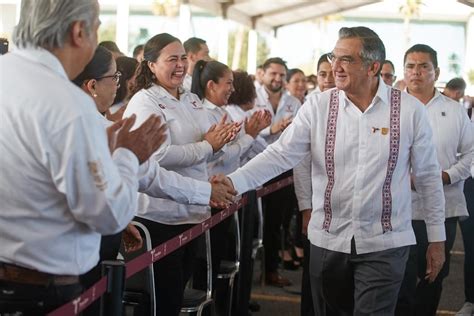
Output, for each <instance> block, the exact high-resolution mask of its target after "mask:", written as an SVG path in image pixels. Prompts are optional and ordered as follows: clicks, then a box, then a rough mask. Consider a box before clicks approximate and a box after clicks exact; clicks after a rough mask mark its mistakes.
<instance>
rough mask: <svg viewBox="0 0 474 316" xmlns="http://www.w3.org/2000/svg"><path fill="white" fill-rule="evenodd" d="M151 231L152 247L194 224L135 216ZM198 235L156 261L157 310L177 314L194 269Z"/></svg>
mask: <svg viewBox="0 0 474 316" xmlns="http://www.w3.org/2000/svg"><path fill="white" fill-rule="evenodd" d="M135 220H136V221H138V222H141V223H142V224H143V225H145V226H146V227H147V228H148V230H149V231H150V236H151V243H152V246H153V247H156V246H158V245H160V244H161V243H163V242H165V241H167V240H169V239H171V238H173V237H175V236H177V235H179V234H181V233H182V232H184V231H186V230H188V229H190V228H191V227H193V226H194V225H192V224H186V225H166V224H161V223H157V222H154V221H150V220H147V219H144V218H140V217H136V218H135ZM195 258H196V239H194V240H192V241H191V242H189V243H188V244H187V245H185V246H183V247H181V248H179V249H177V250H176V251H174V252H172V253H170V254H168V255H167V256H166V257H164V258H163V259H161V260H159V261H157V262H155V263H154V264H153V272H154V276H155V277H154V280H155V300H156V314H157V315H166V316H178V315H179V311H180V309H181V305H182V303H183V294H184V288H185V286H186V283H187V282H188V280H189V278H190V277H191V275H192V273H193V267H194V265H195V262H196V261H195Z"/></svg>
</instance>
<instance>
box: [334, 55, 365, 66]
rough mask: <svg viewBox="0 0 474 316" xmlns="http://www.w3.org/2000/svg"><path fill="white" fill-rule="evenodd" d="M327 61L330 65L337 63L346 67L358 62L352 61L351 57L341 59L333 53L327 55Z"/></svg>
mask: <svg viewBox="0 0 474 316" xmlns="http://www.w3.org/2000/svg"><path fill="white" fill-rule="evenodd" d="M327 56H328V61H329V63H330V64H335V63H337V62H339V63H340V64H341V65H343V66H347V65H350V64H357V63H358V61H356V60H354V58H352V57H351V56H342V57H337V56H336V55H334V54H333V53H328V55H327Z"/></svg>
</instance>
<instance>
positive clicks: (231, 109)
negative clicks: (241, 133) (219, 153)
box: [225, 104, 268, 166]
mask: <svg viewBox="0 0 474 316" xmlns="http://www.w3.org/2000/svg"><path fill="white" fill-rule="evenodd" d="M225 110H226V111H227V113H229V115H230V117H231V118H232V120H233V121H234V122H243V121H245V120H246V119H247V118H250V116H251V115H252V114H253V113H254V112H253V111H252V110H250V111H244V110H242V108H241V107H240V106H238V105H235V104H231V105H227V106H226V107H225ZM267 146H268V144H267V142H266V141H265V140H264V139H263V137H262V136H260V135H257V137H255V140H254V142H253V143H252V145H251V146H250V149H249V150H247V151H246V152H245V153H244V154H242V155H241V156H240V165H241V166H243V165H245V164H246V163H247V162H248V161H249V160H250V159H252V158H254V157H255V156H257V155H258V154H259V153H261V152H262V151H264V150H265V148H267Z"/></svg>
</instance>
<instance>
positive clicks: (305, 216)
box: [301, 208, 312, 236]
mask: <svg viewBox="0 0 474 316" xmlns="http://www.w3.org/2000/svg"><path fill="white" fill-rule="evenodd" d="M311 211H312V210H311V209H310V208H309V209H306V210H302V211H301V215H302V225H301V232H302V233H303V235H305V236H308V225H309V220H310V219H311Z"/></svg>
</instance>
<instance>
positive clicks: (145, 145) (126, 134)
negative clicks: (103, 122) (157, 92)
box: [109, 114, 166, 164]
mask: <svg viewBox="0 0 474 316" xmlns="http://www.w3.org/2000/svg"><path fill="white" fill-rule="evenodd" d="M135 120H136V116H135V114H133V115H132V116H130V117H128V118H125V119H122V120H120V121H118V122H117V123H115V124H114V125H112V126H111V127H110V129H111V131H114V132H117V133H116V135H117V137H116V142H115V146H114V148H119V147H124V148H127V149H129V150H130V151H132V152H133V153H134V154H135V156H137V158H138V161H139V163H140V164H142V163H143V162H145V161H147V160H148V158H150V156H151V155H152V154H153V153H154V152H155V151H157V150H158V148H160V146H161V145H162V144H163V143H164V142H165V140H166V134H165V133H166V124H161V118H160V117H159V116H156V115H150V117H149V118H148V119H147V120H146V121H145V122H143V124H142V125H140V126H139V127H138V128H137V129H135V130H133V131H131V128H132V126H133V124H135ZM109 139H110V138H109ZM109 143H110V141H109Z"/></svg>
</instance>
